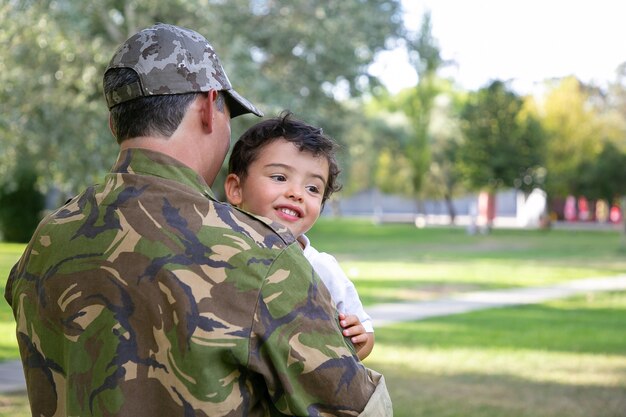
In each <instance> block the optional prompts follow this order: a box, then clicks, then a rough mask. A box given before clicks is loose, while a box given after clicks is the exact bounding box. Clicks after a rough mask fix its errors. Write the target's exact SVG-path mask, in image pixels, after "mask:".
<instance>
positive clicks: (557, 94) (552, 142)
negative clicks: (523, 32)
mask: <svg viewBox="0 0 626 417" xmlns="http://www.w3.org/2000/svg"><path fill="white" fill-rule="evenodd" d="M590 98H591V97H590V95H589V93H588V91H587V90H586V89H585V88H584V86H583V85H582V84H581V83H580V82H579V81H578V80H577V79H576V78H574V77H567V78H565V79H563V80H559V81H558V82H557V83H556V84H555V85H554V86H552V88H550V89H549V90H548V92H547V94H546V96H545V99H544V100H543V105H542V106H541V107H542V110H541V115H542V125H543V126H544V129H545V131H546V134H547V146H546V151H547V152H546V156H547V157H546V168H547V177H546V188H547V191H548V193H549V194H550V195H551V196H553V197H564V196H567V195H568V194H573V193H574V192H575V189H576V188H577V184H578V182H579V181H578V178H579V176H580V174H581V167H582V166H589V165H593V164H594V163H595V162H594V161H595V159H596V157H597V156H598V154H599V153H600V150H601V148H602V142H603V141H604V138H603V129H602V125H603V124H604V123H603V122H602V121H601V118H600V115H599V113H598V111H597V110H596V109H595V108H594V107H593V106H591V105H590V104H591V103H590Z"/></svg>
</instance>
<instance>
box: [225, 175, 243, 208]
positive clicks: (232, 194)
mask: <svg viewBox="0 0 626 417" xmlns="http://www.w3.org/2000/svg"><path fill="white" fill-rule="evenodd" d="M224 191H225V192H226V200H228V202H229V203H230V204H232V205H233V206H238V205H240V204H241V202H242V201H243V196H242V191H241V179H240V178H239V177H238V176H237V175H235V174H228V176H227V177H226V181H224Z"/></svg>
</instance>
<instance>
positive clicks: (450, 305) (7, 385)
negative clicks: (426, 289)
mask: <svg viewBox="0 0 626 417" xmlns="http://www.w3.org/2000/svg"><path fill="white" fill-rule="evenodd" d="M615 290H626V275H620V276H617V277H601V278H589V279H581V280H577V281H570V282H566V283H563V284H557V285H553V286H549V287H532V288H515V289H508V290H496V291H478V292H469V293H463V294H459V295H457V296H454V297H450V298H442V299H437V300H432V301H421V302H414V303H409V302H407V303H395V304H379V305H376V306H373V307H369V308H368V309H367V312H368V313H369V314H370V315H371V316H372V320H373V321H374V327H382V326H386V325H389V324H393V323H399V322H402V321H413V320H422V319H427V318H430V317H438V316H446V315H452V314H461V313H467V312H470V311H476V310H484V309H488V308H497V307H507V306H513V305H523V304H532V303H541V302H544V301H549V300H554V299H557V298H565V297H570V296H573V295H576V294H581V293H591V292H600V291H615ZM24 390H25V383H24V374H23V373H22V365H21V363H20V362H19V361H9V362H3V363H0V393H2V392H17V391H24Z"/></svg>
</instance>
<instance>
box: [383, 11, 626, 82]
mask: <svg viewBox="0 0 626 417" xmlns="http://www.w3.org/2000/svg"><path fill="white" fill-rule="evenodd" d="M402 3H403V6H404V9H405V23H406V25H407V26H408V27H409V29H413V30H417V29H418V28H419V25H420V24H421V21H422V14H423V12H424V10H425V9H428V10H430V12H431V22H432V34H433V36H434V38H435V39H436V40H437V42H438V45H439V48H440V51H441V54H442V57H443V58H444V59H446V60H453V61H454V62H455V65H452V66H449V67H448V68H447V69H446V70H445V71H444V72H442V73H441V75H444V76H451V77H453V78H454V79H455V80H457V82H458V84H459V85H460V86H461V87H462V88H464V89H467V90H477V89H479V88H481V87H483V86H485V85H487V84H488V83H489V81H490V80H493V79H499V80H511V86H512V88H513V89H515V90H516V91H517V92H518V93H523V94H525V93H530V92H532V91H533V89H534V88H536V87H537V86H540V85H541V84H542V81H543V80H545V79H548V78H555V77H556V78H561V77H565V76H568V75H575V76H577V77H578V78H579V79H580V80H581V81H583V82H593V83H595V84H597V85H600V86H604V85H606V84H607V83H608V82H610V81H614V80H615V70H616V69H617V66H618V65H619V64H621V63H622V62H625V61H626V2H623V1H622V0H593V1H587V0H584V1H583V0H569V1H566V0H524V1H519V0H402ZM372 73H374V74H375V75H378V76H380V77H381V79H382V80H383V82H384V83H385V84H386V85H387V87H388V88H389V89H390V90H391V91H392V92H394V93H395V92H397V91H399V90H400V89H401V88H404V87H408V86H411V85H414V84H415V83H416V81H417V76H416V74H415V71H414V70H413V69H412V68H411V66H410V64H409V63H408V58H407V56H406V53H402V52H401V51H394V52H392V53H383V54H382V55H381V56H380V57H379V59H378V62H377V63H376V64H375V65H374V66H373V67H372Z"/></svg>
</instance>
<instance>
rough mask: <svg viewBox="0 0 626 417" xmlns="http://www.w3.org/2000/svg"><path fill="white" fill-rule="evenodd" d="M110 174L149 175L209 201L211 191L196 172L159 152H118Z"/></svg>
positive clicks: (146, 150) (136, 150)
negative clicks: (192, 190) (175, 184)
mask: <svg viewBox="0 0 626 417" xmlns="http://www.w3.org/2000/svg"><path fill="white" fill-rule="evenodd" d="M111 172H112V173H119V174H137V175H150V176H155V177H159V178H163V179H168V180H172V181H176V182H180V183H182V184H185V185H187V186H188V187H191V188H193V189H195V190H198V191H199V192H200V193H202V194H204V195H205V196H207V197H210V198H211V199H215V196H214V195H213V191H212V190H211V188H210V187H209V186H208V185H207V183H206V181H204V179H203V178H202V177H201V176H200V175H198V173H197V172H196V171H194V170H193V169H191V168H190V167H188V166H187V165H185V164H183V163H182V162H180V161H178V160H176V159H174V158H172V157H171V156H168V155H165V154H163V153H160V152H156V151H152V150H148V149H143V148H127V149H124V150H122V151H121V152H120V154H119V156H118V158H117V162H116V163H115V165H113V168H112V169H111Z"/></svg>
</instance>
